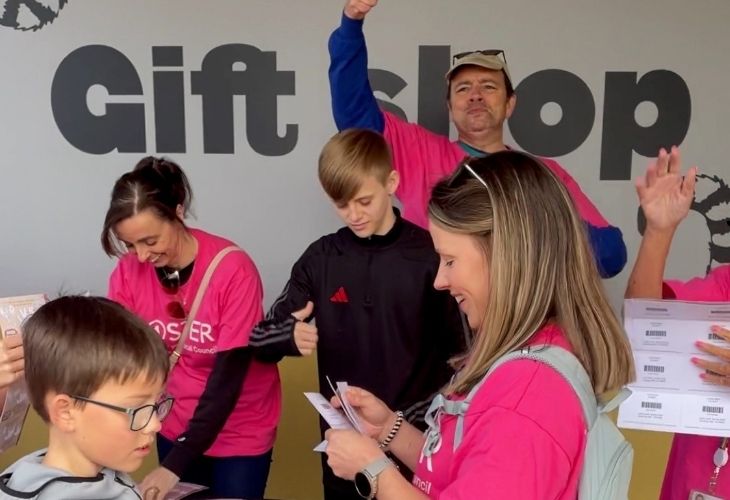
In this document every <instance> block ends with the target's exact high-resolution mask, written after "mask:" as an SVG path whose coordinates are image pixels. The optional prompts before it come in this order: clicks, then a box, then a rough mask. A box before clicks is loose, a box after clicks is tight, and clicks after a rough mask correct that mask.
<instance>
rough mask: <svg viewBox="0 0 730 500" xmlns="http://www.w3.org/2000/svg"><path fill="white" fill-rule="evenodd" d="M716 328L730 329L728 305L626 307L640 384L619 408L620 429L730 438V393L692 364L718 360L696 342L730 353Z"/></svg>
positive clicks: (645, 303) (647, 303)
mask: <svg viewBox="0 0 730 500" xmlns="http://www.w3.org/2000/svg"><path fill="white" fill-rule="evenodd" d="M713 325H718V326H721V327H724V328H730V303H718V302H712V303H710V302H684V301H676V300H637V299H628V300H626V301H625V302H624V327H625V328H626V333H627V334H628V338H629V341H630V342H631V348H632V350H633V355H634V363H635V365H636V381H635V382H634V383H632V384H630V385H629V388H630V389H631V391H632V394H631V396H630V397H629V398H628V399H627V400H626V401H624V402H623V404H622V405H621V407H620V408H619V415H618V425H619V426H620V427H624V428H628V429H641V430H651V431H664V432H680V433H685V434H699V435H704V436H727V437H730V418H728V417H729V416H730V388H728V387H721V386H718V385H714V384H710V383H708V382H705V381H704V380H702V379H701V378H700V374H701V373H702V372H703V370H702V369H700V368H698V367H696V366H695V365H693V364H692V362H691V361H690V359H691V358H692V357H699V358H705V359H708V360H713V361H718V360H717V359H713V356H710V355H707V354H705V353H703V352H702V351H700V350H699V349H698V348H697V346H696V345H695V343H696V342H697V341H698V340H701V341H703V342H707V343H711V344H715V345H717V346H721V347H727V348H730V344H728V343H727V342H725V341H724V340H723V339H722V338H721V337H718V336H717V335H715V334H714V333H712V331H711V327H712V326H713Z"/></svg>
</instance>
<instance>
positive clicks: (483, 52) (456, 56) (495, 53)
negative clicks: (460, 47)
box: [451, 49, 507, 66]
mask: <svg viewBox="0 0 730 500" xmlns="http://www.w3.org/2000/svg"><path fill="white" fill-rule="evenodd" d="M472 54H481V55H483V56H497V57H501V58H502V61H504V64H505V65H506V64H507V55H506V54H505V53H504V50H502V49H485V50H467V51H465V52H459V53H458V54H454V55H453V56H451V65H452V66H453V65H454V64H456V61H458V60H459V59H462V58H464V57H466V56H470V55H472Z"/></svg>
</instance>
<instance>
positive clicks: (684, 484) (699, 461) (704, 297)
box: [659, 265, 730, 500]
mask: <svg viewBox="0 0 730 500" xmlns="http://www.w3.org/2000/svg"><path fill="white" fill-rule="evenodd" d="M664 297H665V298H668V299H675V298H676V299H679V300H696V301H705V302H730V265H726V266H720V267H717V268H715V269H713V270H712V271H710V274H708V275H707V277H705V278H695V279H692V280H689V281H687V282H681V281H667V282H665V283H664ZM719 445H720V438H718V437H707V436H695V435H689V434H675V436H674V441H673V442H672V450H671V452H670V453H669V460H668V461H667V471H666V473H665V475H664V484H663V485H662V493H661V496H660V497H659V498H660V500H687V498H688V497H689V492H690V491H691V490H693V489H696V490H700V491H707V489H708V483H709V481H710V477H711V476H712V472H713V470H714V469H715V465H714V463H713V461H712V457H713V455H714V454H715V450H716V449H717V447H718V446H719ZM715 494H716V495H717V496H720V497H722V498H730V466H726V467H723V468H722V469H721V470H720V476H719V477H718V482H717V486H716V489H715Z"/></svg>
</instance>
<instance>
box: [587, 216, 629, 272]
mask: <svg viewBox="0 0 730 500" xmlns="http://www.w3.org/2000/svg"><path fill="white" fill-rule="evenodd" d="M586 228H587V229H588V239H589V240H590V243H591V247H592V248H593V254H594V257H595V259H596V264H597V265H598V272H599V273H600V274H601V277H602V278H613V277H614V276H616V275H617V274H618V273H620V272H621V271H622V270H623V268H624V266H625V265H626V244H625V243H624V237H623V234H621V230H620V229H619V228H617V227H614V226H606V227H596V226H593V225H591V224H588V223H586Z"/></svg>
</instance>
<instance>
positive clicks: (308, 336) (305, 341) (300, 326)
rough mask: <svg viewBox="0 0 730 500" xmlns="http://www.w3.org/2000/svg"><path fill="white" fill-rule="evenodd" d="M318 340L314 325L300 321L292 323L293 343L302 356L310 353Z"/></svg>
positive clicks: (315, 347)
mask: <svg viewBox="0 0 730 500" xmlns="http://www.w3.org/2000/svg"><path fill="white" fill-rule="evenodd" d="M310 304H311V302H310ZM318 341H319V336H318V335H317V327H316V326H313V325H309V324H307V323H302V322H301V321H300V322H298V323H297V324H296V325H294V343H295V344H296V345H297V349H299V353H300V354H301V355H302V356H309V355H311V354H312V353H313V352H314V351H315V349H317V342H318Z"/></svg>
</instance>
